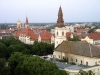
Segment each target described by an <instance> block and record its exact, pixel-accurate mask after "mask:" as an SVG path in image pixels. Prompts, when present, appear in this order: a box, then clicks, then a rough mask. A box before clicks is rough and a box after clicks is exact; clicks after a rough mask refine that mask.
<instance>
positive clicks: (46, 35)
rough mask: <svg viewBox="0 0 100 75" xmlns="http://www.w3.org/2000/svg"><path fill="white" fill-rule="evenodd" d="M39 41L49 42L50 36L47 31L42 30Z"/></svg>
mask: <svg viewBox="0 0 100 75" xmlns="http://www.w3.org/2000/svg"><path fill="white" fill-rule="evenodd" d="M40 36H41V40H51V36H52V34H51V33H49V32H48V31H47V30H45V29H43V30H42V32H41V33H40Z"/></svg>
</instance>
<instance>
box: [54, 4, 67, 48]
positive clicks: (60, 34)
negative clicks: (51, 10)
mask: <svg viewBox="0 0 100 75" xmlns="http://www.w3.org/2000/svg"><path fill="white" fill-rule="evenodd" d="M64 40H67V39H66V27H65V24H64V19H63V12H62V8H61V5H60V7H59V11H58V19H57V23H56V27H55V48H56V47H57V46H58V45H59V44H61V43H62V42H63V41H64Z"/></svg>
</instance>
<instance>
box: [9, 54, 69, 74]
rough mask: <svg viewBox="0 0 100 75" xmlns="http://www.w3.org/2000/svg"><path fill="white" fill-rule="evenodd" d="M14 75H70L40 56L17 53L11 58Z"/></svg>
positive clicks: (10, 64) (10, 63) (10, 62)
mask: <svg viewBox="0 0 100 75" xmlns="http://www.w3.org/2000/svg"><path fill="white" fill-rule="evenodd" d="M9 67H10V68H11V69H10V70H11V73H12V75H68V74H67V73H66V72H65V71H62V70H59V69H58V67H57V66H56V64H54V63H51V62H50V61H46V60H44V59H42V58H40V57H38V56H32V55H25V54H22V53H20V52H15V53H13V54H12V55H11V57H10V58H9Z"/></svg>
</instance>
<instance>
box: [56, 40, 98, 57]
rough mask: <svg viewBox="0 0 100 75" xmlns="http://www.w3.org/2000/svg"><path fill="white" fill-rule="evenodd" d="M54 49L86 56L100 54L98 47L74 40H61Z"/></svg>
mask: <svg viewBox="0 0 100 75" xmlns="http://www.w3.org/2000/svg"><path fill="white" fill-rule="evenodd" d="M55 51H60V52H65V53H70V54H75V55H81V56H86V57H91V55H92V57H97V56H100V49H99V48H97V47H95V46H93V45H91V44H89V43H83V42H78V41H77V42H76V41H75V42H74V41H63V42H62V43H61V44H60V45H59V46H58V47H57V48H55Z"/></svg>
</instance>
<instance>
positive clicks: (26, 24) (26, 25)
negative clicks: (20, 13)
mask: <svg viewBox="0 0 100 75" xmlns="http://www.w3.org/2000/svg"><path fill="white" fill-rule="evenodd" d="M25 27H26V28H27V27H29V24H28V18H27V17H26V22H25Z"/></svg>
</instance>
